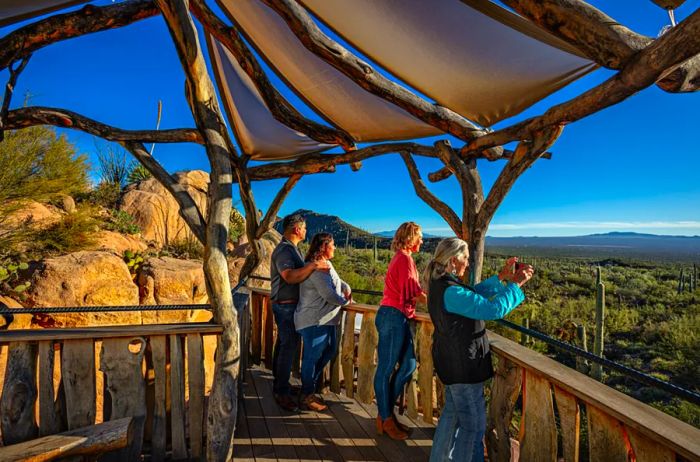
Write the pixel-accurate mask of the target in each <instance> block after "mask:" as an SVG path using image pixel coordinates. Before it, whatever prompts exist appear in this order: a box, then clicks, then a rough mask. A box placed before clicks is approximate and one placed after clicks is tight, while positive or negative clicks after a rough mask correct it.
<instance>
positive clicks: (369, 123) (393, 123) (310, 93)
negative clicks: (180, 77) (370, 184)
mask: <svg viewBox="0 0 700 462" xmlns="http://www.w3.org/2000/svg"><path fill="white" fill-rule="evenodd" d="M218 3H219V5H220V6H221V8H222V10H224V11H225V12H226V13H227V14H228V15H229V17H230V18H231V20H232V21H234V22H235V23H236V24H237V25H238V27H239V28H240V30H241V32H243V34H244V35H245V36H246V37H247V38H248V39H249V40H250V42H251V43H252V44H253V45H254V46H255V47H256V48H257V49H258V50H259V51H260V54H261V55H263V56H264V57H265V59H266V60H267V61H268V63H269V64H270V65H271V66H272V67H273V68H274V69H275V70H276V71H277V72H278V74H279V75H280V76H281V77H282V78H283V79H285V80H286V81H287V82H288V83H289V85H290V86H291V87H292V88H293V89H294V90H295V91H296V92H297V93H298V94H299V95H300V96H301V97H302V98H303V99H304V100H305V101H306V102H307V103H308V104H309V105H310V106H311V107H312V108H313V109H315V110H316V111H317V112H318V113H319V114H320V115H322V116H324V117H325V118H326V119H327V120H328V121H330V122H331V123H333V124H335V125H336V126H339V127H342V128H343V129H345V130H346V131H347V132H348V133H350V135H352V137H353V138H354V139H355V140H357V141H379V140H395V139H409V138H420V137H424V136H429V135H436V134H439V133H441V131H440V130H438V129H437V128H434V127H432V126H430V125H428V124H426V123H424V122H422V121H420V120H418V119H416V118H415V117H413V116H412V115H410V114H409V113H407V112H406V111H404V110H403V109H400V108H398V107H397V106H395V105H393V104H391V103H389V102H386V101H384V100H383V99H381V98H379V97H378V96H375V95H372V94H371V93H369V92H367V91H365V90H363V89H362V88H360V87H359V86H357V84H356V83H355V82H353V81H352V80H351V79H349V78H348V77H346V76H345V75H344V74H342V73H341V72H339V71H338V70H336V69H335V68H333V67H332V66H330V65H329V64H327V63H326V62H324V61H323V60H322V59H320V58H318V57H317V56H316V55H314V54H313V53H311V52H310V51H308V50H307V49H306V48H305V47H304V45H302V44H301V42H299V40H298V39H297V38H296V36H295V35H294V34H293V33H292V32H291V31H290V30H289V28H288V27H287V24H286V23H285V22H284V20H282V18H280V17H279V16H278V15H277V13H275V12H274V11H273V10H272V9H270V8H269V7H267V5H265V4H263V3H262V2H261V1H259V0H219V1H218Z"/></svg>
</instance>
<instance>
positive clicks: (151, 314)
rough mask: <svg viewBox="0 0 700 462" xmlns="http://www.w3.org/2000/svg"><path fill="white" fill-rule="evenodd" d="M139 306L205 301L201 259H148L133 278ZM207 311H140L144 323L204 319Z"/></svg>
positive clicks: (209, 317) (190, 303)
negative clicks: (135, 282) (139, 302)
mask: <svg viewBox="0 0 700 462" xmlns="http://www.w3.org/2000/svg"><path fill="white" fill-rule="evenodd" d="M137 283H138V286H139V296H140V300H141V304H142V305H194V304H203V303H208V301H209V299H208V297H207V289H206V284H205V282H204V270H203V268H202V262H200V261H195V260H180V259H177V258H171V257H160V258H150V259H148V260H147V261H146V262H145V263H144V265H143V266H142V267H141V270H140V271H139V274H138V277H137ZM209 319H211V312H210V311H208V310H182V311H181V310H177V311H144V312H143V314H142V320H143V323H144V324H163V323H176V322H205V321H208V320H209Z"/></svg>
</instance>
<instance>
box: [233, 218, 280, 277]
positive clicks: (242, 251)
mask: <svg viewBox="0 0 700 462" xmlns="http://www.w3.org/2000/svg"><path fill="white" fill-rule="evenodd" d="M281 239H282V236H281V235H280V234H279V233H278V232H277V231H275V230H274V229H273V230H270V231H268V232H267V233H266V234H265V236H263V238H262V239H260V244H261V246H262V256H261V261H260V265H259V266H258V268H257V269H256V270H255V272H254V273H253V274H254V275H255V276H261V277H266V278H269V277H270V257H271V256H272V251H273V250H275V247H276V246H277V244H279V242H280V240H281ZM248 254H250V243H245V244H242V245H239V246H238V247H236V248H235V249H234V250H233V251H232V252H231V253H230V254H229V258H228V274H229V279H230V281H231V287H234V286H235V285H236V284H237V283H238V279H239V276H240V273H241V268H242V267H243V263H244V262H245V258H246V257H247V256H248ZM249 284H250V285H251V286H254V287H264V288H267V289H269V288H270V283H269V282H267V281H259V280H255V279H252V280H250V281H249Z"/></svg>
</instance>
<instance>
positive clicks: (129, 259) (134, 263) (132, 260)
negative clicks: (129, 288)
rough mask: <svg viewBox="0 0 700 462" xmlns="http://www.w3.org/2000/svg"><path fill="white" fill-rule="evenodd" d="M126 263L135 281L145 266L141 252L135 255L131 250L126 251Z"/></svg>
mask: <svg viewBox="0 0 700 462" xmlns="http://www.w3.org/2000/svg"><path fill="white" fill-rule="evenodd" d="M124 262H125V263H126V266H127V267H128V268H129V273H130V274H131V279H133V280H134V281H135V280H136V276H137V275H138V273H139V270H140V269H141V266H143V255H141V254H140V253H139V252H136V253H134V252H132V251H131V250H126V251H124Z"/></svg>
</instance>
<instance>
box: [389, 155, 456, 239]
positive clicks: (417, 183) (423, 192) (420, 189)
mask: <svg viewBox="0 0 700 462" xmlns="http://www.w3.org/2000/svg"><path fill="white" fill-rule="evenodd" d="M401 158H402V159H403V161H404V163H405V164H406V168H407V169H408V174H409V175H410V177H411V182H413V187H414V188H415V190H416V195H418V197H420V198H421V199H423V202H425V203H426V204H428V205H429V206H430V207H431V208H432V209H433V210H435V211H436V212H437V213H438V214H440V216H441V217H442V218H443V219H444V220H445V221H446V222H447V224H448V225H450V228H452V231H454V233H455V234H456V235H457V236H459V235H460V234H461V232H462V220H460V219H459V217H458V216H457V214H456V213H455V212H454V211H453V210H452V209H451V208H450V206H449V205H447V204H445V203H444V202H442V201H441V200H440V199H438V197H437V196H436V195H435V194H433V193H432V192H430V191H429V190H428V188H427V187H426V186H425V183H424V182H423V180H422V179H421V177H420V173H418V167H417V166H416V163H415V162H414V161H413V158H412V157H411V155H410V154H409V153H407V152H402V153H401Z"/></svg>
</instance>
